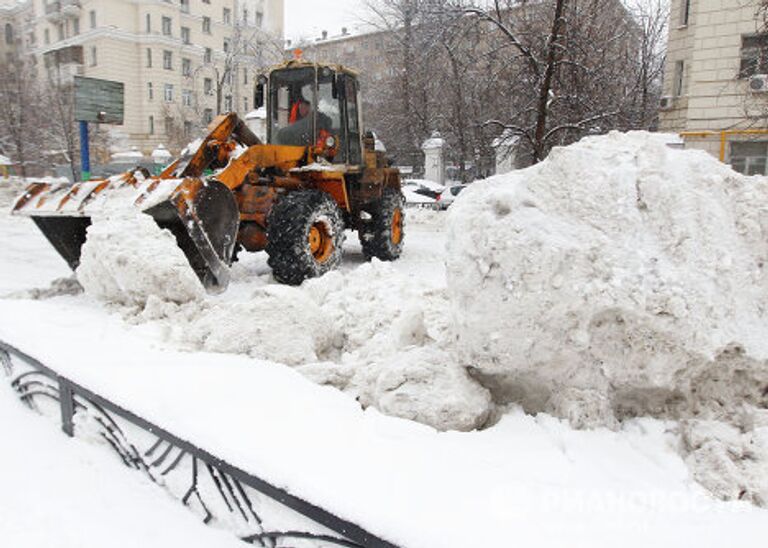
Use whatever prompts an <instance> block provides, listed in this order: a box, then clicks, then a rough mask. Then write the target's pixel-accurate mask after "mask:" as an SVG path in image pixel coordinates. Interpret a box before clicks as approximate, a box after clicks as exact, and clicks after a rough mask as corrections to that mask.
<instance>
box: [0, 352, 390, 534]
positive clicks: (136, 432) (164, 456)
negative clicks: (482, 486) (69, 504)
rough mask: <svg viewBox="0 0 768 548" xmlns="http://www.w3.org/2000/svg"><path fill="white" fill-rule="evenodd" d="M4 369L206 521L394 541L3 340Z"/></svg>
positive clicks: (36, 399)
mask: <svg viewBox="0 0 768 548" xmlns="http://www.w3.org/2000/svg"><path fill="white" fill-rule="evenodd" d="M0 371H4V372H5V374H6V375H7V377H8V378H9V379H10V380H11V386H12V388H13V389H14V390H15V391H16V393H17V394H18V396H19V398H21V400H22V401H23V402H24V403H25V404H26V405H27V406H29V407H30V408H32V409H34V410H36V411H38V412H40V413H43V414H47V415H55V416H57V418H60V421H61V426H62V429H63V431H64V432H65V433H66V434H67V435H68V436H78V437H86V438H88V439H90V440H96V441H98V442H99V443H102V444H104V445H106V446H108V447H110V448H111V449H112V450H113V451H114V452H115V454H116V455H117V456H118V458H119V459H120V461H121V462H122V463H123V464H124V465H125V466H128V467H130V468H133V469H135V470H138V471H141V472H143V473H144V474H145V475H146V476H147V477H148V478H149V479H150V480H151V481H152V482H154V483H156V484H158V485H160V486H163V487H164V488H165V489H167V490H168V491H169V492H171V493H172V494H173V495H174V496H175V497H176V498H178V499H179V500H180V501H181V502H182V503H183V504H184V505H185V506H188V507H190V508H191V509H192V510H193V511H194V512H196V513H197V514H198V515H199V516H200V517H201V519H202V520H203V522H204V523H206V524H211V525H214V526H217V527H221V528H225V529H229V530H232V531H233V532H234V533H235V534H237V535H238V536H239V537H240V538H241V539H242V540H243V541H245V542H247V543H249V544H251V545H255V546H264V547H267V548H288V547H291V548H300V547H314V548H318V547H324V546H345V547H366V548H367V547H371V548H373V547H387V548H390V547H393V548H394V547H395V545H394V544H392V543H390V542H388V541H386V540H383V539H381V538H379V537H377V536H375V535H372V534H371V533H369V532H368V531H366V530H364V529H362V528H361V527H359V526H357V525H355V524H354V523H350V522H349V521H346V520H344V519H342V518H340V517H338V516H336V515H334V514H332V513H330V512H328V511H326V510H324V509H322V508H320V507H318V506H316V505H314V504H311V503H309V502H307V501H305V500H303V499H301V498H298V497H296V496H293V495H291V494H290V493H288V492H287V491H285V490H284V489H281V488H278V487H276V486H274V485H272V484H270V483H269V482H267V481H264V480H263V479H261V478H259V477H258V476H256V475H254V474H252V473H250V472H246V471H244V470H242V469H241V468H238V467H235V466H233V465H231V464H229V463H227V462H225V461H224V460H222V459H220V458H217V457H215V456H214V455H212V454H211V453H209V452H208V451H206V450H204V449H201V448H200V447H196V446H195V445H193V444H191V443H189V442H187V441H185V440H182V439H180V438H178V437H177V436H174V435H173V434H171V433H170V432H168V431H166V430H164V429H162V428H161V427H159V426H157V425H155V424H152V423H151V422H149V421H147V420H145V419H143V418H141V417H139V416H137V415H136V414H134V413H132V412H131V411H129V410H127V409H125V408H123V407H121V406H119V405H116V404H114V403H112V402H111V401H109V400H108V399H106V398H104V397H102V396H100V395H98V394H95V393H94V392H92V391H91V390H88V389H87V388H85V387H83V386H81V385H79V384H77V383H75V382H73V381H71V380H69V379H67V378H66V377H63V376H61V375H59V374H58V373H56V372H55V371H53V370H52V369H50V368H49V367H46V366H45V365H43V364H42V363H40V362H39V361H38V360H36V359H35V358H33V357H31V356H29V355H27V354H25V353H24V352H22V351H20V350H18V349H16V348H14V347H13V346H10V345H8V344H6V343H4V342H2V341H0Z"/></svg>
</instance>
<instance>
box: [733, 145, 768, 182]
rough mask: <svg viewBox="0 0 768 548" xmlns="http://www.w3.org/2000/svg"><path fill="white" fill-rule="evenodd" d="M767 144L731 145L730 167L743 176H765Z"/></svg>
mask: <svg viewBox="0 0 768 548" xmlns="http://www.w3.org/2000/svg"><path fill="white" fill-rule="evenodd" d="M766 158H768V142H765V141H747V142H741V143H738V142H737V143H731V167H732V168H733V169H734V170H735V171H738V172H739V173H743V174H745V175H765V174H766Z"/></svg>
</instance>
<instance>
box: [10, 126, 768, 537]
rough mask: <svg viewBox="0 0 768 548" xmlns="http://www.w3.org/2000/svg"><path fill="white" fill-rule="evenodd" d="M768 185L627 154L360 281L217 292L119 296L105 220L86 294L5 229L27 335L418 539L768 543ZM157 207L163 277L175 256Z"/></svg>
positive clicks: (455, 225) (23, 229)
mask: <svg viewBox="0 0 768 548" xmlns="http://www.w3.org/2000/svg"><path fill="white" fill-rule="evenodd" d="M697 181H699V184H698V185H697V184H696V183H697ZM762 184H763V182H762V180H760V179H746V178H742V177H740V176H738V175H736V174H734V173H732V172H731V171H730V170H728V169H727V168H725V167H722V166H720V165H719V164H717V162H714V161H712V160H711V159H710V158H709V157H707V156H705V155H703V154H698V153H695V152H693V153H690V152H688V153H682V152H675V151H671V150H669V149H667V148H665V147H664V146H663V145H662V144H661V142H660V141H657V140H656V139H655V138H654V137H652V136H647V135H645V134H630V135H617V134H612V135H609V136H606V137H602V138H597V139H590V140H585V141H584V142H582V143H580V144H577V145H575V146H573V147H570V148H568V149H557V150H555V151H554V152H553V154H552V156H551V158H550V159H549V160H548V161H547V162H545V163H544V164H542V165H540V166H538V167H535V168H532V169H530V170H526V171H523V172H520V173H517V174H511V175H507V176H503V177H499V178H495V179H491V180H489V181H486V182H478V183H475V184H473V185H471V187H470V188H469V189H467V190H466V191H465V192H464V193H462V195H461V196H460V197H459V199H458V200H457V202H456V203H455V205H454V206H452V211H449V213H448V214H447V215H446V214H445V213H442V212H434V211H419V210H414V211H409V212H408V218H407V220H406V225H407V226H406V232H407V237H406V238H407V245H406V248H405V252H404V254H403V257H402V258H401V260H399V261H397V262H395V263H381V262H378V261H373V262H371V263H367V262H365V261H364V258H363V256H362V252H361V250H360V247H359V245H357V244H356V243H354V240H356V238H355V237H354V236H353V235H352V234H350V235H349V237H348V238H347V244H346V250H345V262H344V265H343V267H342V268H341V270H339V271H336V272H332V273H330V274H328V275H326V276H324V277H322V278H319V279H316V280H310V281H307V282H305V283H304V284H303V285H302V286H300V287H285V286H280V285H278V284H276V283H275V282H274V280H273V279H272V277H271V274H270V271H269V268H268V267H267V265H266V259H265V257H264V255H263V254H253V255H250V254H243V255H241V258H240V262H238V263H236V264H235V265H234V266H233V268H232V283H231V285H230V287H229V289H228V291H227V292H226V293H224V294H222V295H215V296H211V295H203V294H199V293H197V289H190V291H185V292H184V293H183V295H182V296H181V297H179V296H177V295H176V294H174V293H172V292H169V291H168V289H169V286H172V285H173V284H171V283H169V280H168V279H166V277H165V276H164V277H163V279H162V280H160V282H158V283H157V289H154V288H153V285H154V284H153V282H150V283H144V282H141V279H139V278H143V279H145V280H147V279H151V278H147V275H148V274H149V273H148V272H144V271H143V269H142V268H137V269H136V270H135V273H136V275H135V276H130V278H131V279H129V280H127V281H124V282H119V283H117V282H115V281H114V280H117V279H119V276H121V275H123V274H122V273H120V274H114V268H115V267H116V266H119V261H118V260H117V258H119V257H120V256H121V254H123V255H124V254H125V251H126V250H125V249H122V250H121V248H120V245H118V242H119V240H111V237H112V236H111V234H110V233H111V232H113V231H111V230H110V227H109V226H108V224H104V223H101V224H97V225H95V228H94V229H92V234H91V236H89V240H90V241H89V243H88V244H87V246H90V247H91V248H92V251H93V252H94V253H93V255H90V256H89V258H88V259H86V261H85V265H86V266H85V268H86V269H92V270H90V272H92V273H93V274H92V275H91V280H88V279H87V277H84V272H85V270H83V271H81V272H79V273H78V276H79V277H80V279H81V282H82V283H83V286H84V287H85V290H86V291H85V293H78V291H77V288H78V286H77V283H76V282H74V279H73V278H72V277H71V274H67V270H66V266H65V265H64V263H63V261H61V259H59V258H58V257H57V256H56V255H55V252H53V250H52V249H50V248H49V246H48V245H47V243H46V242H45V241H44V239H43V238H42V237H41V236H40V235H39V233H38V232H37V231H36V229H35V228H34V226H33V225H32V223H31V222H29V221H28V220H26V219H19V218H5V217H0V234H1V235H4V236H5V235H9V237H6V238H5V241H6V242H7V244H6V245H5V247H4V248H2V249H0V262H2V264H3V265H4V266H5V265H12V266H11V268H9V269H3V271H2V272H0V297H3V296H5V298H0V315H2V317H4V318H10V317H13V318H16V321H14V322H12V323H11V322H5V321H0V339H3V340H6V341H7V342H11V343H15V344H17V345H18V346H19V347H20V348H21V349H22V350H25V351H27V352H29V353H31V354H33V355H35V356H36V357H38V358H40V359H42V360H43V361H44V362H45V363H47V364H48V365H50V366H52V367H54V368H57V369H59V370H61V371H60V372H61V373H63V374H66V375H69V376H71V377H73V378H74V379H75V380H78V381H79V382H82V383H83V384H85V385H86V386H89V387H92V388H93V389H94V390H96V391H98V392H101V393H103V394H104V395H106V396H108V397H111V398H114V399H115V400H116V401H118V402H119V403H122V404H123V405H125V406H126V407H128V408H130V409H131V410H133V411H135V412H137V413H139V414H141V415H143V416H145V417H147V418H148V419H149V420H152V421H154V422H157V423H158V424H160V425H162V426H164V427H166V428H169V429H170V430H172V431H174V433H176V434H177V435H180V436H182V437H184V438H186V439H188V440H190V441H192V442H194V443H198V444H199V445H201V446H203V447H205V448H206V449H208V450H210V451H212V452H213V453H214V454H216V455H218V456H221V457H223V458H227V459H229V460H230V461H231V462H232V463H234V464H236V465H239V466H241V467H242V468H245V469H248V470H249V471H252V472H254V473H256V474H260V475H262V477H264V478H265V479H267V480H269V481H272V482H273V483H275V484H276V485H279V486H281V487H284V488H286V489H288V490H289V491H290V492H292V493H294V494H297V495H299V496H302V497H305V498H307V499H308V500H310V501H312V502H314V503H315V504H319V505H321V506H323V507H325V508H326V509H328V510H330V511H332V512H335V513H337V514H338V515H341V516H343V517H345V518H347V519H350V520H351V521H354V522H355V523H358V524H359V525H361V526H363V527H366V528H368V529H369V530H371V531H372V532H374V533H377V534H380V535H382V536H384V537H386V538H388V539H390V540H392V541H394V542H397V543H401V544H402V545H403V546H425V547H426V546H446V547H450V546H457V547H459V546H462V547H465V546H470V545H473V546H492V545H501V544H506V543H508V542H509V539H515V540H516V541H519V542H520V543H521V544H523V545H534V544H535V545H537V546H563V545H568V546H590V547H597V546H615V545H616V544H619V543H621V544H622V545H626V546H638V547H640V546H643V547H645V546H649V545H655V546H693V545H695V546H697V547H703V546H713V547H714V546H721V545H723V544H724V543H726V542H728V543H739V544H741V545H744V546H762V544H763V540H762V539H764V538H765V537H766V535H768V514H767V513H766V511H764V510H761V509H758V508H756V507H755V506H753V505H751V504H749V503H748V502H751V503H757V504H758V505H759V504H765V501H766V496H767V495H766V476H767V475H768V473H766V471H765V470H766V460H764V459H765V450H766V447H767V442H768V440H766V437H767V436H766V417H765V407H766V406H765V397H766V394H765V393H762V392H760V390H761V389H765V387H766V382H765V376H764V375H765V365H764V361H762V360H764V359H765V358H764V355H763V354H761V352H763V350H762V348H763V346H762V345H763V344H765V343H764V339H765V340H768V337H764V334H763V332H762V331H761V329H762V326H761V325H760V322H761V321H762V316H761V310H762V309H761V303H762V302H763V301H764V299H765V297H763V296H762V294H759V289H760V287H761V286H760V284H761V283H762V276H761V269H762V262H761V261H760V259H759V257H761V255H760V253H762V250H761V247H760V244H761V242H763V241H767V240H765V239H764V238H762V235H761V234H757V233H754V230H757V231H761V230H762V228H761V227H762V226H763V225H762V211H763V208H764V206H760V205H759V204H765V205H768V202H767V201H766V200H765V197H764V196H763V194H762V190H761V189H762V188H763V187H762V186H761V185H762ZM718 203H722V205H720V206H718V205H717V204H718ZM754 204H758V205H754ZM140 215H141V214H138V217H134V218H122V219H119V222H120V223H127V225H131V226H132V227H136V228H134V230H136V233H135V235H136V239H135V240H131V241H132V243H131V244H130V245H132V246H135V247H134V249H133V252H134V253H133V254H134V255H135V256H133V257H131V261H134V263H133V264H135V265H145V266H146V268H147V269H149V266H150V265H152V264H153V263H154V261H155V259H156V258H158V257H156V256H157V255H163V256H165V255H169V256H170V254H172V253H173V250H171V248H172V247H175V246H173V242H172V241H170V240H169V239H167V238H164V237H163V235H162V233H160V232H159V231H157V230H156V229H155V228H154V227H150V226H149V225H146V223H145V222H144V221H145V220H148V219H149V218H148V217H146V219H145V218H143V217H141V216H140ZM113 222H114V220H113ZM729 222H730V223H731V224H729ZM127 225H125V226H123V227H121V229H124V230H127V229H128V226H127ZM734 226H735V228H734ZM153 231H154V232H153ZM142 234H143V235H145V236H151V235H152V237H153V244H152V245H148V246H141V245H140V244H139V241H140V240H141V239H142V237H141V235H142ZM446 244H447V248H448V250H447V252H446ZM100 257H101V258H100ZM159 258H160V259H161V260H162V261H165V260H167V258H166V257H159ZM446 262H447V266H448V268H447V275H446V268H445V264H446ZM99 269H101V271H103V272H104V274H101V273H100V270H99ZM123 272H125V270H124V271H123ZM156 272H157V271H156ZM170 272H172V274H167V275H166V276H170V277H171V278H172V276H182V277H187V275H188V274H189V275H191V276H194V274H192V272H191V270H190V269H188V267H186V266H185V265H183V264H180V265H175V266H172V267H171V268H170ZM102 275H103V276H104V279H105V280H107V281H102V280H100V279H99V278H100V277H101V276H102ZM62 276H69V277H68V278H67V279H65V280H58V281H57V282H56V283H54V284H53V285H50V282H51V281H52V280H54V279H56V278H60V277H62ZM137 279H139V280H138V281H139V282H141V283H134V282H136V281H137ZM109 280H113V281H109ZM195 280H196V279H195ZM92 282H94V283H92ZM120 283H125V284H126V287H134V288H138V289H137V290H136V291H135V292H134V293H132V295H134V296H133V297H131V298H127V299H126V298H125V297H121V296H117V295H115V298H112V297H110V294H111V293H110V292H111V291H113V290H114V291H118V290H119V287H120ZM105 284H110V285H109V287H107V290H103V286H104V285H105ZM193 285H194V284H192V285H190V288H191V287H192V286H193ZM173 289H174V291H175V289H176V288H173ZM181 289H183V288H181ZM742 305H743V306H742ZM41 332H45V333H46V336H45V337H41V335H40V334H41ZM738 335H743V336H742V337H740V336H738ZM84 349H87V350H84ZM105 356H109V357H110V359H109V360H104V357H105ZM309 381H312V382H309ZM318 384H319V385H324V386H317V385H318ZM147 387H151V389H150V390H148V389H147ZM713 402H719V403H718V405H713ZM379 412H380V413H383V414H384V415H391V416H390V417H387V416H382V415H381V414H380V413H379ZM526 412H527V413H528V414H526ZM552 415H555V416H556V417H560V418H553V417H552ZM649 416H650V417H652V418H646V417H649ZM402 419H408V420H402ZM412 421H416V422H419V423H423V424H424V425H427V426H423V425H420V424H416V423H415V422H412ZM573 426H576V427H582V428H583V427H588V428H590V429H589V430H581V431H580V430H574V429H573ZM476 429H478V430H476ZM449 430H453V431H454V432H440V431H449ZM473 430H476V431H473ZM456 431H468V432H466V433H462V432H456ZM244 432H248V433H252V435H245V434H244ZM697 482H698V483H697ZM702 486H704V487H705V488H706V489H708V490H709V492H708V491H706V490H705V489H704V488H703V487H702ZM712 495H714V496H715V497H716V498H720V499H727V500H735V499H742V500H741V501H739V502H720V501H718V500H716V498H715V497H712ZM747 501H748V502H747Z"/></svg>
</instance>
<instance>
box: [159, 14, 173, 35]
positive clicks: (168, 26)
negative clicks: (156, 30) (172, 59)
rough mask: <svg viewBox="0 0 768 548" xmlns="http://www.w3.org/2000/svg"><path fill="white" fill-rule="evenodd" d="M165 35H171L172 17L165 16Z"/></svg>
mask: <svg viewBox="0 0 768 548" xmlns="http://www.w3.org/2000/svg"><path fill="white" fill-rule="evenodd" d="M162 21H163V36H170V35H171V25H172V24H173V22H172V21H171V18H170V17H163V19H162Z"/></svg>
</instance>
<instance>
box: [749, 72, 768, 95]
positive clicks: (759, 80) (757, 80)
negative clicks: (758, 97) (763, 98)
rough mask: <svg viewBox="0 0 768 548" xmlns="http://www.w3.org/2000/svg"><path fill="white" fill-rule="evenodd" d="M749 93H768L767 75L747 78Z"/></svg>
mask: <svg viewBox="0 0 768 548" xmlns="http://www.w3.org/2000/svg"><path fill="white" fill-rule="evenodd" d="M749 91H751V92H752V93H765V92H766V91H768V74H755V75H754V76H751V77H750V78H749Z"/></svg>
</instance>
